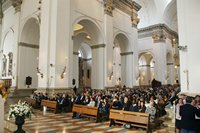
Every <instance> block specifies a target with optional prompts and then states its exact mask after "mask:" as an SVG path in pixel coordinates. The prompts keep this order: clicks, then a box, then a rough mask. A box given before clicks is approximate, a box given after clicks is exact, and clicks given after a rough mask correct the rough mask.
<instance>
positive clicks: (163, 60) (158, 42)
mask: <svg viewBox="0 0 200 133" xmlns="http://www.w3.org/2000/svg"><path fill="white" fill-rule="evenodd" d="M165 39H166V37H165V35H164V31H162V30H161V31H159V32H156V33H154V34H153V41H154V45H153V51H154V53H155V55H154V56H155V57H154V58H155V69H154V71H155V79H156V80H158V81H161V82H162V84H166V83H167V49H166V43H165Z"/></svg>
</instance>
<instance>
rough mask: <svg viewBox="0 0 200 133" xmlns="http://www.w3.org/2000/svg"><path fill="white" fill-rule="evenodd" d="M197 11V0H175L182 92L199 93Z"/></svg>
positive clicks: (199, 46)
mask: <svg viewBox="0 0 200 133" xmlns="http://www.w3.org/2000/svg"><path fill="white" fill-rule="evenodd" d="M199 12H200V1H199V0H192V1H188V0H177V15H178V20H179V21H178V30H179V49H180V50H179V51H180V75H181V91H182V92H188V93H200V89H199V87H200V82H199V79H200V71H199V68H200V62H199V56H200V52H199V50H200V45H199V42H200V38H199V36H198V35H199V31H200V25H199V22H200V15H199V14H198V13H199Z"/></svg>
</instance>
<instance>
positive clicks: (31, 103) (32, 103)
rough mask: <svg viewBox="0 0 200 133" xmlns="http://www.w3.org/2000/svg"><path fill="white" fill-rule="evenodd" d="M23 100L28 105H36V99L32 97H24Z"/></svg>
mask: <svg viewBox="0 0 200 133" xmlns="http://www.w3.org/2000/svg"><path fill="white" fill-rule="evenodd" d="M25 101H26V102H27V103H28V104H29V105H31V106H33V107H35V106H36V99H34V98H30V97H25Z"/></svg>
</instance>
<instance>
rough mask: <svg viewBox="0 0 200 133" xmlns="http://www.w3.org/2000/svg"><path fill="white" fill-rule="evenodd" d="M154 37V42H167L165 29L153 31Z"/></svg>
mask: <svg viewBox="0 0 200 133" xmlns="http://www.w3.org/2000/svg"><path fill="white" fill-rule="evenodd" d="M152 38H153V41H154V43H158V42H165V40H166V35H165V33H164V32H163V31H159V32H155V33H153V35H152Z"/></svg>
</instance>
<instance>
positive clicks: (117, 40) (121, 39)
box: [114, 33, 131, 53]
mask: <svg viewBox="0 0 200 133" xmlns="http://www.w3.org/2000/svg"><path fill="white" fill-rule="evenodd" d="M114 46H119V47H120V49H121V52H122V53H123V52H130V51H129V49H131V46H130V41H129V39H128V37H127V36H126V34H124V33H118V34H116V35H115V36H114Z"/></svg>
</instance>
